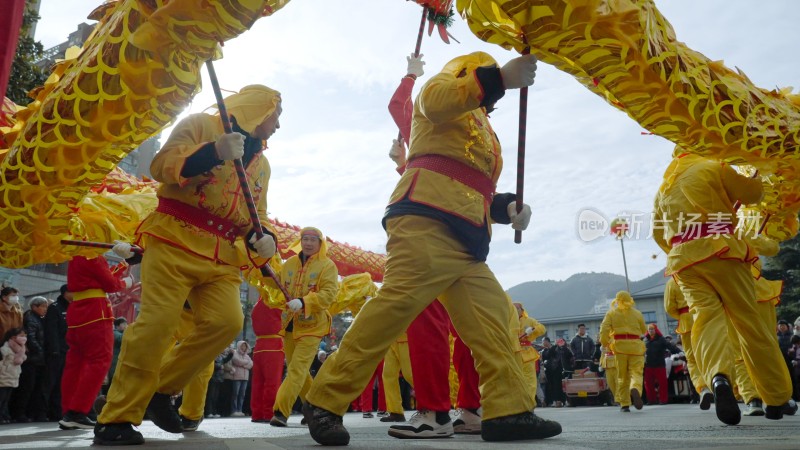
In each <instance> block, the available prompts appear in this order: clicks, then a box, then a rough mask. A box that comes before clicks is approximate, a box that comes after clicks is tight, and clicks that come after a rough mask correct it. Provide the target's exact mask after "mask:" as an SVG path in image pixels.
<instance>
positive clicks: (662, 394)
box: [644, 367, 669, 405]
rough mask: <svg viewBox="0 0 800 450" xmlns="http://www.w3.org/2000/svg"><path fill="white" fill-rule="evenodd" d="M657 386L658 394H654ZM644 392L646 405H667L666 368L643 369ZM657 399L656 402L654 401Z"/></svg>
mask: <svg viewBox="0 0 800 450" xmlns="http://www.w3.org/2000/svg"><path fill="white" fill-rule="evenodd" d="M656 385H658V394H656ZM644 390H645V392H647V403H649V404H651V405H655V404H656V401H658V402H659V403H662V404H664V403H667V402H668V401H669V386H668V385H667V368H666V367H645V368H644ZM656 399H658V400H656Z"/></svg>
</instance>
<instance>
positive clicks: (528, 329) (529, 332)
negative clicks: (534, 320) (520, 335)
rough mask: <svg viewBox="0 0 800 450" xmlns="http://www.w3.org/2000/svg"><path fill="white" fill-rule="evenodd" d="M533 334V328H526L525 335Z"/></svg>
mask: <svg viewBox="0 0 800 450" xmlns="http://www.w3.org/2000/svg"><path fill="white" fill-rule="evenodd" d="M531 333H533V327H525V334H527V335H530V334H531Z"/></svg>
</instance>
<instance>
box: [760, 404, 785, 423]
mask: <svg viewBox="0 0 800 450" xmlns="http://www.w3.org/2000/svg"><path fill="white" fill-rule="evenodd" d="M764 417H766V418H767V419H769V420H781V419H783V406H773V405H767V407H766V408H764Z"/></svg>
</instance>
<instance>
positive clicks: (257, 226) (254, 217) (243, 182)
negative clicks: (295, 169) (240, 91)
mask: <svg viewBox="0 0 800 450" xmlns="http://www.w3.org/2000/svg"><path fill="white" fill-rule="evenodd" d="M206 67H207V68H208V77H209V78H210V80H211V87H212V88H213V90H214V96H215V97H216V98H217V109H218V110H219V116H220V118H221V119H222V127H223V128H224V129H225V133H226V134H229V133H233V129H232V128H231V121H230V118H229V117H228V110H227V109H226V108H225V100H224V99H223V98H222V90H221V89H220V88H219V81H218V80H217V72H216V71H215V70H214V63H212V62H211V60H210V59H209V60H208V61H206ZM233 164H234V167H236V175H237V177H238V178H239V187H240V189H241V190H242V195H244V200H245V202H246V203H247V211H248V212H249V213H250V221H251V222H252V223H253V231H255V233H256V239H261V238H262V237H264V231H263V230H262V229H261V221H260V220H259V219H258V210H257V209H256V202H255V200H253V194H252V193H251V192H250V185H249V184H248V183H247V172H245V170H244V163H242V160H241V158H239V159H234V160H233ZM261 274H262V275H264V276H265V277H266V276H268V277H270V278H272V281H274V282H275V284H277V285H278V288H279V289H280V290H281V292H282V293H283V296H284V297H286V301H287V302H288V301H291V300H292V296H291V295H289V292H288V291H287V290H286V288H285V287H284V286H283V284H282V283H281V280H280V279H278V276H277V275H275V271H274V270H272V267H270V265H269V264H266V265H264V266H262V267H261Z"/></svg>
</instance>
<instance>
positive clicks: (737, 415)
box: [711, 375, 742, 425]
mask: <svg viewBox="0 0 800 450" xmlns="http://www.w3.org/2000/svg"><path fill="white" fill-rule="evenodd" d="M711 385H712V386H713V387H714V408H715V409H716V412H717V419H719V420H720V422H722V423H724V424H727V425H737V424H738V423H739V422H741V421H742V411H741V410H740V409H739V403H738V402H737V401H736V397H735V396H734V395H733V388H731V384H730V383H729V382H728V378H726V377H725V376H724V375H716V376H715V377H714V380H713V381H712V383H711Z"/></svg>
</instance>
